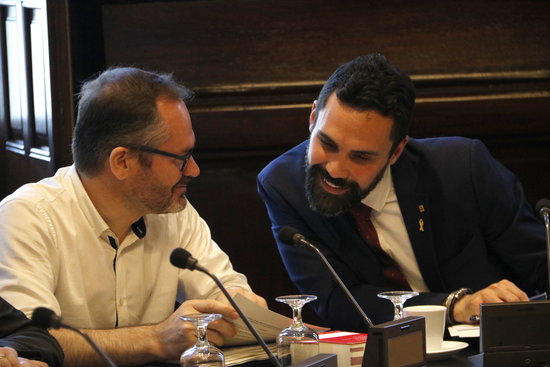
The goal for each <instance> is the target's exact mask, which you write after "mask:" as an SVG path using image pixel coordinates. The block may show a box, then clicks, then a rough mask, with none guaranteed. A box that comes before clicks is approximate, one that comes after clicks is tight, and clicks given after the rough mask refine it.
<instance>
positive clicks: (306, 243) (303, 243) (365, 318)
mask: <svg viewBox="0 0 550 367" xmlns="http://www.w3.org/2000/svg"><path fill="white" fill-rule="evenodd" d="M300 237H301V238H299V239H298V241H297V242H299V243H300V245H301V246H307V247H309V248H310V249H312V250H313V251H315V253H316V254H317V256H319V258H320V259H321V260H322V261H323V263H325V266H326V267H327V268H328V269H329V270H330V272H329V273H330V275H331V276H332V279H334V281H335V282H336V283H338V285H339V287H340V289H341V290H343V291H344V294H345V295H346V297H347V299H348V300H349V301H350V302H351V303H352V304H353V306H354V307H355V309H356V310H357V312H359V314H360V315H361V317H362V319H363V322H364V323H365V325H366V326H367V328H370V327H371V326H373V323H372V321H371V320H370V319H369V317H368V316H367V315H366V314H365V312H364V311H363V309H362V308H361V306H359V304H358V303H357V301H356V300H355V298H354V297H353V296H352V295H351V293H350V292H349V290H348V288H347V287H346V286H345V285H344V282H342V280H341V279H340V277H339V276H338V274H336V271H335V270H334V268H333V267H332V265H330V263H329V262H328V260H327V258H326V257H325V255H323V253H322V252H321V251H320V250H319V249H318V248H317V247H316V246H314V245H313V244H311V243H309V241H306V240H305V239H304V238H303V236H301V235H300Z"/></svg>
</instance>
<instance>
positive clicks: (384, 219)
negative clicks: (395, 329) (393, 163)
mask: <svg viewBox="0 0 550 367" xmlns="http://www.w3.org/2000/svg"><path fill="white" fill-rule="evenodd" d="M361 202H362V203H363V204H365V205H367V206H369V207H371V208H372V211H371V221H372V224H373V225H374V228H375V229H376V233H377V234H378V239H379V241H380V246H381V247H382V249H383V250H384V251H385V252H386V253H387V254H388V255H389V256H390V257H391V258H392V259H393V260H394V261H395V262H396V263H397V264H398V265H399V267H400V269H401V271H402V272H403V275H404V276H405V278H406V279H407V281H408V282H409V285H410V286H411V289H412V290H413V291H417V292H426V291H428V290H429V289H428V286H426V283H425V282H424V279H423V278H422V275H421V274H420V269H419V268H418V262H417V261H416V256H415V255H414V251H413V249H412V245H411V241H410V239H409V234H408V233H407V228H406V227H405V222H404V221H403V215H402V214H401V209H400V208H399V202H398V201H397V196H396V194H395V189H394V186H393V180H392V176H391V169H390V167H389V166H388V168H387V169H386V171H385V173H384V176H383V177H382V180H381V181H380V183H379V184H378V185H377V186H376V188H375V189H374V190H372V191H371V192H370V193H369V194H368V195H367V196H366V197H365V198H364V199H363V200H362V201H361Z"/></svg>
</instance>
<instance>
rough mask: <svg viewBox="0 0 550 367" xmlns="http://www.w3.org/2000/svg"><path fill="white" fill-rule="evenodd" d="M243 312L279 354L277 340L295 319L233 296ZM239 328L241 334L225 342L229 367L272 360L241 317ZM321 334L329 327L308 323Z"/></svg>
mask: <svg viewBox="0 0 550 367" xmlns="http://www.w3.org/2000/svg"><path fill="white" fill-rule="evenodd" d="M233 299H234V300H235V302H236V303H237V305H239V307H240V308H241V310H242V311H243V313H244V314H245V315H246V316H247V317H248V319H249V320H250V323H251V324H252V326H254V328H255V329H256V331H257V332H258V334H260V336H261V337H262V339H263V340H264V341H265V342H266V343H268V347H269V349H270V350H271V351H272V352H273V353H274V354H276V353H277V351H276V350H277V348H276V342H275V341H276V339H277V335H279V333H280V332H281V330H283V329H285V328H287V327H288V326H289V325H290V323H291V322H292V319H291V318H289V317H285V316H283V315H281V314H278V313H276V312H273V311H270V310H268V309H266V308H263V307H262V306H260V305H257V304H256V303H254V302H252V301H251V300H249V299H248V298H246V297H244V296H243V295H241V294H237V295H236V296H235V297H233ZM232 322H233V324H234V325H235V328H236V329H237V334H236V335H235V336H234V337H232V338H226V339H225V345H224V347H223V348H222V351H223V354H224V355H225V364H226V366H234V365H238V364H241V363H246V362H249V361H254V360H256V361H258V360H264V359H268V357H267V355H266V354H265V351H264V350H263V349H262V347H260V345H259V344H258V342H257V341H256V338H254V335H252V333H251V332H250V330H248V328H247V327H246V324H245V323H244V321H243V320H242V319H241V318H239V319H237V320H235V321H232ZM306 325H307V326H309V327H311V328H313V329H315V330H316V331H317V332H322V331H326V330H328V329H327V328H324V327H321V326H316V325H311V324H306Z"/></svg>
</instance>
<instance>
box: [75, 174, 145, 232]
mask: <svg viewBox="0 0 550 367" xmlns="http://www.w3.org/2000/svg"><path fill="white" fill-rule="evenodd" d="M68 175H69V177H70V179H71V181H72V183H73V187H74V191H75V193H76V196H77V197H78V205H79V206H80V209H81V210H82V211H83V212H84V214H85V217H86V218H87V219H88V221H89V223H90V226H91V227H92V228H94V230H95V232H96V235H97V237H98V238H99V237H105V238H106V236H108V235H109V233H111V230H110V228H109V225H108V224H107V223H106V222H105V221H104V220H103V218H102V217H101V215H100V214H99V212H98V211H97V209H96V207H95V206H94V204H93V203H92V200H91V199H90V197H89V196H88V193H87V192H86V189H84V185H82V181H81V180H80V176H79V174H78V172H77V170H76V167H75V165H74V164H73V165H72V166H71V167H70V168H69V173H68ZM132 232H134V234H135V235H136V236H137V237H138V238H143V237H145V234H146V233H147V228H146V225H145V220H144V218H143V217H142V218H140V219H139V220H138V221H137V222H135V223H134V224H132Z"/></svg>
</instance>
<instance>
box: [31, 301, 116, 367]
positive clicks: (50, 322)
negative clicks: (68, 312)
mask: <svg viewBox="0 0 550 367" xmlns="http://www.w3.org/2000/svg"><path fill="white" fill-rule="evenodd" d="M32 323H33V324H34V325H36V326H38V327H40V328H43V329H49V328H52V329H59V328H64V329H69V330H72V331H74V332H76V333H77V334H79V335H80V336H82V337H83V338H84V339H85V340H86V341H87V342H88V344H90V346H91V347H92V348H93V349H94V350H95V351H96V353H97V354H99V356H100V357H101V359H103V361H104V362H105V363H106V364H107V365H109V366H112V367H117V366H116V364H115V363H114V362H113V361H112V360H111V358H109V356H108V355H107V354H106V353H105V352H104V351H103V349H101V348H100V347H99V346H98V345H97V344H96V343H95V342H94V341H93V340H92V338H90V337H89V336H88V334H86V333H85V332H83V331H81V330H79V329H77V328H74V327H72V326H69V325H66V324H63V323H62V322H61V316H58V315H56V314H55V313H54V312H53V311H52V310H50V309H49V308H46V307H37V308H35V309H34V311H33V313H32Z"/></svg>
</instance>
